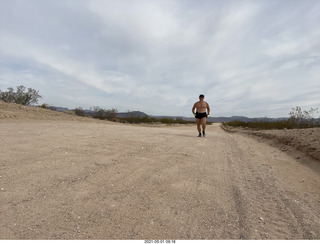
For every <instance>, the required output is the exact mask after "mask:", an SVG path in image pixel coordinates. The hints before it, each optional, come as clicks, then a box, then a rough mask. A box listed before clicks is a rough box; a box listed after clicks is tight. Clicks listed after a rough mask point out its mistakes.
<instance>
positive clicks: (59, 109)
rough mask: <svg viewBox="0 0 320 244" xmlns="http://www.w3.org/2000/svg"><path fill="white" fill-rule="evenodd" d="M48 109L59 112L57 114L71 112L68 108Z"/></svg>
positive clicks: (54, 107)
mask: <svg viewBox="0 0 320 244" xmlns="http://www.w3.org/2000/svg"><path fill="white" fill-rule="evenodd" d="M48 108H49V109H50V110H53V111H57V112H65V111H69V109H68V108H63V107H56V106H49V107H48Z"/></svg>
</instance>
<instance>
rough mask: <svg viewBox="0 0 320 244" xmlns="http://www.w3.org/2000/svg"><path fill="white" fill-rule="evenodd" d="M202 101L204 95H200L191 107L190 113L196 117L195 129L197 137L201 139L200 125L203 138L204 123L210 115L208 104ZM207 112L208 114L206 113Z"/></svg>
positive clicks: (204, 133) (204, 134)
mask: <svg viewBox="0 0 320 244" xmlns="http://www.w3.org/2000/svg"><path fill="white" fill-rule="evenodd" d="M203 100H204V95H202V94H201V95H200V96H199V101H198V102H196V103H195V104H194V105H193V107H192V113H193V115H194V116H195V117H196V121H197V129H198V132H199V135H198V137H201V127H200V125H202V135H203V137H205V136H206V132H205V131H206V122H207V117H209V114H210V107H209V104H208V103H207V102H205V101H203ZM195 109H197V112H196V113H194V110H195ZM207 110H208V114H207V113H206V112H207Z"/></svg>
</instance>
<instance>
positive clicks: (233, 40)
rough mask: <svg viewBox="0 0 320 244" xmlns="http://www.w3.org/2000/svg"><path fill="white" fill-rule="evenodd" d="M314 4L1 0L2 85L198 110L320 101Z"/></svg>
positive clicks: (276, 113)
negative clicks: (203, 105)
mask: <svg viewBox="0 0 320 244" xmlns="http://www.w3.org/2000/svg"><path fill="white" fill-rule="evenodd" d="M319 13H320V1H319V0H252V1H250V0H234V1H232V0H229V1H225V0H207V1H205V0H117V1H115V0H55V1H52V0H0V34H1V36H0V89H1V90H6V89H7V88H8V87H16V86H18V85H24V86H26V87H31V88H34V89H36V90H39V92H40V94H41V95H42V96H43V99H41V100H40V101H39V103H40V104H42V103H48V104H49V105H56V106H62V107H68V108H75V107H79V106H81V107H83V108H85V109H87V108H90V107H92V106H100V107H103V108H106V109H107V108H117V109H118V111H120V112H126V111H128V110H140V111H143V112H145V113H147V114H150V115H179V116H191V115H192V114H191V107H192V105H193V103H194V102H196V101H197V100H198V96H199V94H201V93H203V94H205V96H206V101H207V102H208V103H209V104H210V106H211V108H212V115H213V116H232V115H243V116H248V117H257V116H268V117H280V116H288V113H289V111H290V110H291V108H292V107H295V106H300V107H302V108H303V109H309V108H311V107H320V28H319V26H320V14H319Z"/></svg>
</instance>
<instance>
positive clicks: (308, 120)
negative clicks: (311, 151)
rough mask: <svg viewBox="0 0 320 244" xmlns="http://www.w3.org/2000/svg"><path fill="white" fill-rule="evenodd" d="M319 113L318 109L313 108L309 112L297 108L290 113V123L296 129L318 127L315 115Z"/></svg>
mask: <svg viewBox="0 0 320 244" xmlns="http://www.w3.org/2000/svg"><path fill="white" fill-rule="evenodd" d="M317 112H318V108H311V109H310V110H309V111H307V110H303V111H302V109H301V108H300V107H298V106H296V107H295V108H292V111H291V112H290V113H289V115H290V117H289V120H288V121H289V123H290V124H291V125H292V126H293V127H296V128H307V127H314V126H317V124H318V123H317V121H316V120H315V119H314V115H315V114H316V113H317Z"/></svg>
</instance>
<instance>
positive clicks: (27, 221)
mask: <svg viewBox="0 0 320 244" xmlns="http://www.w3.org/2000/svg"><path fill="white" fill-rule="evenodd" d="M197 134H198V133H197V131H196V128H195V126H194V125H181V126H165V125H154V126H150V125H149V126H145V125H139V126H138V125H127V124H119V123H112V122H106V121H100V120H94V119H89V118H80V117H75V116H72V115H68V114H64V113H58V112H53V111H49V110H45V109H41V108H31V107H24V106H20V105H14V104H5V103H2V102H0V188H1V191H0V216H1V218H0V239H130V240H131V239H162V240H168V239H320V187H319V186H320V177H319V176H320V162H319V160H316V159H315V158H313V157H310V155H307V154H305V153H304V152H303V151H301V152H297V153H299V156H297V155H296V154H295V155H292V154H291V153H290V150H284V149H283V148H281V147H277V146H276V145H271V144H267V143H265V142H264V141H261V140H258V139H256V138H254V137H252V136H247V135H245V134H243V133H230V132H227V131H225V130H224V129H222V128H221V126H220V124H213V125H210V126H208V128H207V136H206V137H205V138H198V137H197ZM316 150H317V149H316Z"/></svg>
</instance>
